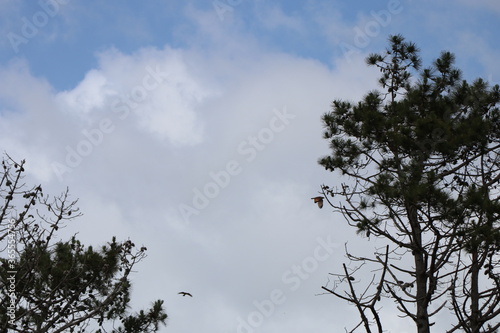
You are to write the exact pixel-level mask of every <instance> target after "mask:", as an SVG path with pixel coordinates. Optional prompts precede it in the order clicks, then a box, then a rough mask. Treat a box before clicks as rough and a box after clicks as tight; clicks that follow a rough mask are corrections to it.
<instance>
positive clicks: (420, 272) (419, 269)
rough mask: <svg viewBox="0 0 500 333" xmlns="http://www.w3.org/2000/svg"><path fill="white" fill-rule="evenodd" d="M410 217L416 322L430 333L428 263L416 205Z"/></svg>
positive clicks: (423, 332) (418, 330)
mask: <svg viewBox="0 0 500 333" xmlns="http://www.w3.org/2000/svg"><path fill="white" fill-rule="evenodd" d="M408 219H409V222H410V225H411V228H412V232H413V258H414V260H415V279H416V281H415V284H416V288H417V290H416V304H417V315H416V318H415V324H416V325H417V332H418V333H429V332H430V326H429V314H428V311H427V307H428V304H429V302H428V299H427V282H428V277H427V263H426V260H425V254H424V250H423V247H422V229H421V228H420V224H419V223H418V218H417V210H416V208H415V206H414V205H410V206H409V207H408Z"/></svg>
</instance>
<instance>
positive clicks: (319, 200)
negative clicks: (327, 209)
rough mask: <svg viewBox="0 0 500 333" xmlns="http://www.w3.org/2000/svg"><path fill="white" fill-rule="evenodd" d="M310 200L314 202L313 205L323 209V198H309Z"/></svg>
mask: <svg viewBox="0 0 500 333" xmlns="http://www.w3.org/2000/svg"><path fill="white" fill-rule="evenodd" d="M311 199H313V200H314V203H317V204H318V207H319V208H323V197H314V198H311Z"/></svg>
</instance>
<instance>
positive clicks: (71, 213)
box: [0, 156, 167, 333]
mask: <svg viewBox="0 0 500 333" xmlns="http://www.w3.org/2000/svg"><path fill="white" fill-rule="evenodd" d="M24 165H25V162H24V161H21V162H20V163H17V162H15V161H14V160H12V159H11V158H10V157H8V156H7V158H5V159H4V160H3V161H2V168H3V170H2V174H1V176H0V198H1V199H2V200H3V206H2V207H1V208H0V245H1V246H2V249H5V250H6V251H5V252H4V255H3V256H2V258H0V264H1V265H0V285H1V286H2V289H3V291H4V292H2V293H1V294H0V331H2V332H7V330H9V332H35V333H42V332H54V333H55V332H85V330H87V331H95V332H101V333H102V332H113V333H139V332H156V331H157V330H158V329H159V326H160V325H162V324H165V320H166V318H167V314H166V313H165V311H164V309H163V301H162V300H157V301H155V302H154V303H153V305H152V307H151V308H150V309H149V310H147V311H144V310H141V311H139V312H138V313H134V314H132V313H129V303H130V287H131V284H130V280H129V275H130V273H131V271H132V268H133V267H134V266H135V265H136V264H137V263H138V262H140V261H141V260H142V259H144V258H145V256H146V248H145V247H141V248H140V249H136V247H135V244H134V243H133V242H132V241H131V240H126V241H123V242H118V241H116V239H115V238H114V237H113V238H112V240H111V242H109V243H108V244H106V245H104V246H101V247H100V248H97V249H95V248H94V247H92V246H85V245H84V244H82V243H81V242H80V241H79V240H78V239H76V237H75V236H73V237H71V238H70V239H69V240H67V241H62V240H59V241H56V240H55V239H56V234H57V230H58V229H59V228H62V227H64V226H65V225H66V222H68V221H70V220H73V219H75V218H77V217H79V216H80V215H81V213H80V212H79V209H78V208H77V207H76V204H77V201H76V200H75V201H70V199H69V195H68V191H67V190H66V192H64V193H63V194H62V195H61V196H59V197H55V198H49V197H48V196H47V195H44V193H43V190H42V187H41V186H34V187H31V188H27V187H26V185H25V184H24V183H23V173H24ZM96 326H98V327H100V328H99V329H97V331H96Z"/></svg>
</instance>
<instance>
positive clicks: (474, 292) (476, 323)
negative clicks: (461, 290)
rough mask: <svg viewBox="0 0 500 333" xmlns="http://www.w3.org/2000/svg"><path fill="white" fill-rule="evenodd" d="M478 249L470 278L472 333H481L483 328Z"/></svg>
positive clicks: (474, 254) (474, 252)
mask: <svg viewBox="0 0 500 333" xmlns="http://www.w3.org/2000/svg"><path fill="white" fill-rule="evenodd" d="M477 251H478V250H477V247H476V248H475V249H474V250H473V251H472V265H471V272H470V274H471V277H470V284H471V286H470V301H471V304H470V310H471V316H470V328H471V332H472V333H479V329H480V328H481V323H480V320H479V319H480V315H481V314H480V312H479V268H480V267H479V262H478V252H477Z"/></svg>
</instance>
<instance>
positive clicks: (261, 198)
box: [0, 0, 500, 333]
mask: <svg viewBox="0 0 500 333" xmlns="http://www.w3.org/2000/svg"><path fill="white" fill-rule="evenodd" d="M54 1H55V2H54ZM56 3H57V5H55V4H56ZM30 29H31V30H30ZM33 29H35V30H33ZM0 30H1V34H0V35H1V36H2V39H1V41H0V78H2V80H1V81H0V148H1V150H2V151H6V152H7V153H9V154H10V155H11V156H12V157H14V158H17V159H26V160H27V171H28V173H29V180H30V181H32V182H34V183H42V184H43V185H44V188H45V189H46V191H51V193H52V194H57V193H60V192H61V191H63V190H64V189H65V188H66V186H69V188H70V190H71V193H72V194H73V196H74V197H78V198H80V201H79V202H80V206H81V209H82V211H83V212H84V213H85V215H84V216H83V217H82V218H81V219H79V220H78V221H75V222H74V223H73V224H72V225H71V226H70V227H68V228H67V229H65V230H64V231H63V232H64V233H67V234H73V233H75V232H78V235H79V237H81V238H82V240H84V242H85V243H87V244H89V243H92V244H98V243H103V242H106V241H108V240H110V239H111V237H112V236H113V235H116V236H117V237H118V238H119V239H127V238H129V237H130V238H131V239H133V240H134V241H135V242H136V243H138V244H144V245H146V246H147V247H148V252H149V257H148V258H147V259H146V260H145V261H144V262H141V263H140V264H139V266H138V273H137V274H136V275H135V276H134V294H133V298H134V302H135V303H134V305H135V306H137V307H145V306H147V305H148V302H149V301H151V300H153V299H156V298H162V299H164V300H165V303H166V306H167V312H168V314H169V317H170V318H169V324H168V327H167V328H166V329H164V330H162V332H196V331H203V332H208V333H211V332H214V333H215V332H245V333H249V332H250V331H251V332H270V333H273V332H288V333H294V332H297V333H298V332H305V331H308V332H318V333H321V332H325V333H326V332H340V331H343V330H344V327H352V326H353V324H355V323H356V320H357V316H356V312H355V309H351V308H349V307H348V306H346V304H344V303H342V302H339V301H338V300H336V299H334V298H333V297H330V296H328V295H320V294H321V292H322V290H321V286H322V285H325V284H326V283H328V277H329V275H328V273H331V272H334V271H338V270H339V268H340V267H341V264H342V262H345V258H344V254H343V244H344V243H345V242H349V245H350V248H352V250H353V251H361V252H360V253H363V251H364V252H367V251H368V252H369V253H371V252H372V251H373V249H374V248H375V247H377V246H380V244H379V243H377V241H376V240H373V239H372V240H370V241H369V242H367V239H364V238H361V237H359V236H356V234H355V231H354V230H352V229H351V228H350V227H349V226H347V225H346V223H345V221H343V219H342V217H341V216H339V215H338V214H337V213H334V212H332V211H331V210H330V209H328V207H325V208H323V209H322V210H319V209H318V208H317V206H315V205H314V204H313V203H312V202H311V200H310V198H311V197H312V196H314V195H315V194H316V193H317V192H318V191H319V189H320V188H319V186H320V185H321V184H333V185H334V184H338V183H339V182H341V181H342V180H341V178H340V176H339V175H337V174H332V173H328V172H326V171H324V170H322V169H321V168H320V167H319V166H318V165H317V159H318V158H319V157H321V156H323V155H325V154H328V146H327V143H326V142H324V140H322V138H321V134H322V125H321V122H320V117H321V115H322V114H323V113H325V112H327V111H328V110H329V107H330V103H331V101H332V100H333V99H347V100H353V101H356V100H359V99H360V98H362V96H363V95H364V94H365V93H366V92H368V91H369V90H371V89H375V88H377V78H378V73H377V71H376V70H375V69H373V68H368V67H367V66H366V65H365V62H364V58H365V57H366V56H367V55H368V54H369V53H372V52H380V51H382V50H383V49H384V47H385V46H386V45H387V38H388V36H389V35H390V34H402V35H403V36H405V37H406V38H407V40H410V41H413V42H415V43H416V44H417V45H418V46H419V47H420V49H421V55H422V57H423V60H424V66H429V65H430V62H431V61H432V60H433V59H435V58H436V57H437V56H438V55H439V53H440V52H441V51H442V50H448V51H451V52H453V53H455V54H456V60H457V66H458V67H460V68H461V69H462V71H463V74H464V78H466V79H468V80H469V79H474V78H476V77H483V78H485V79H487V80H489V81H491V82H492V83H499V81H500V66H499V65H498V59H499V58H500V43H499V42H500V38H499V37H498V31H500V5H499V2H497V1H496V0H483V1H475V0H458V1H454V2H453V3H451V2H450V1H444V0H438V1H415V0H400V1H398V0H390V1H368V0H367V1H335V0H332V1H318V0H310V1H285V0H283V1H272V2H271V1H263V0H255V1H250V0H220V1H178V0H173V1H159V0H155V1H142V2H140V1H130V0H129V1H117V0H113V1H96V0H88V1H83V0H52V1H49V0H43V1H14V0H0ZM325 244H326V245H325ZM298 269H302V270H305V272H306V273H307V274H305V273H304V274H298V273H297V272H298V271H297V270H298ZM181 290H183V291H188V292H192V293H193V295H194V297H193V299H187V298H182V297H179V296H178V295H177V292H178V291H181ZM271 299H273V300H274V301H276V302H275V303H273V304H274V305H273V311H271V312H272V313H267V312H266V311H263V310H262V304H269V303H268V302H267V303H266V300H267V301H269V300H271ZM390 304H391V303H390V302H389V303H388V304H387V307H386V308H385V309H384V311H387V312H386V315H388V316H391V317H394V316H395V312H394V309H392V308H391V306H390ZM268 312H269V311H268ZM259 313H260V316H261V317H262V320H261V321H259V320H258V319H259V318H260V317H259ZM193 318H195V320H193ZM447 320H448V318H447V317H443V318H441V321H440V324H442V325H443V326H442V327H440V328H441V330H442V331H444V330H445V328H446V327H447V326H446V324H447ZM248 325H250V326H248ZM390 325H392V326H390V327H388V329H389V330H391V331H393V332H396V331H397V332H412V331H414V329H413V328H412V326H411V324H409V323H407V322H406V321H404V320H401V321H397V320H395V321H394V322H391V324H390ZM245 327H246V328H245Z"/></svg>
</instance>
